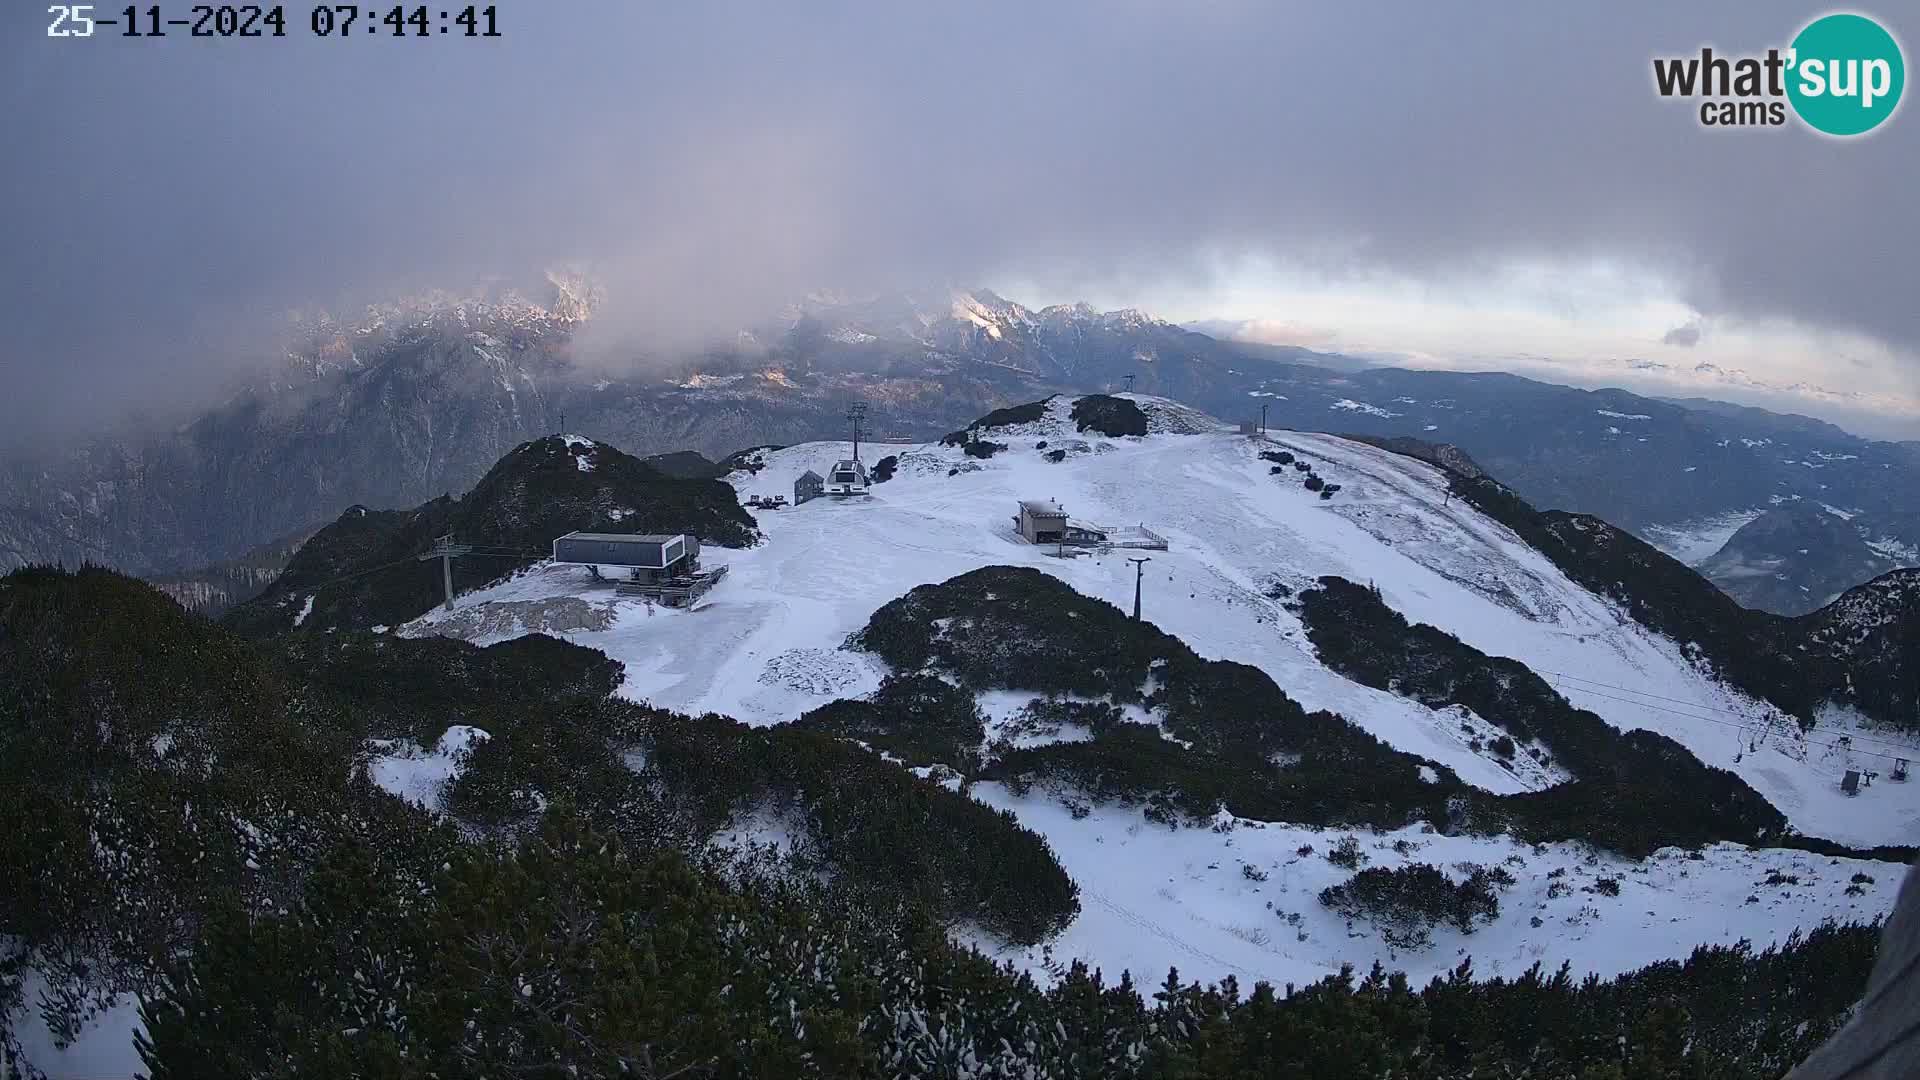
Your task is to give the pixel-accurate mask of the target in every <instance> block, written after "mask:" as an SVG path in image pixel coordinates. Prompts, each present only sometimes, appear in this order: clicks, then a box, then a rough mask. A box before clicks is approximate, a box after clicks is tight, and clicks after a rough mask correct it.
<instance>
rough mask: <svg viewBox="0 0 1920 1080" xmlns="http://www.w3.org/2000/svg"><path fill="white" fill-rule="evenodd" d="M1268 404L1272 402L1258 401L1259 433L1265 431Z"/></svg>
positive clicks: (1264, 432)
mask: <svg viewBox="0 0 1920 1080" xmlns="http://www.w3.org/2000/svg"><path fill="white" fill-rule="evenodd" d="M1270 404H1272V403H1271V402H1266V401H1263V402H1261V403H1260V434H1262V435H1265V434H1266V433H1267V406H1268V405H1270Z"/></svg>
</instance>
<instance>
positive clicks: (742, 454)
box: [718, 443, 786, 476]
mask: <svg viewBox="0 0 1920 1080" xmlns="http://www.w3.org/2000/svg"><path fill="white" fill-rule="evenodd" d="M784 449H786V447H784V446H781V445H779V444H778V443H767V444H766V445H764V446H749V447H747V448H746V449H744V450H735V451H734V452H733V453H731V454H728V455H727V456H726V457H724V458H721V459H720V463H719V465H718V468H719V470H720V475H722V476H725V475H726V474H727V473H730V472H736V471H742V470H744V471H745V472H748V473H758V472H759V471H760V470H761V469H764V468H766V467H767V463H766V461H765V460H764V459H765V457H766V456H767V455H768V454H771V453H773V452H774V451H775V450H784Z"/></svg>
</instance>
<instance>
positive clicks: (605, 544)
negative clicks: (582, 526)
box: [553, 532, 700, 582]
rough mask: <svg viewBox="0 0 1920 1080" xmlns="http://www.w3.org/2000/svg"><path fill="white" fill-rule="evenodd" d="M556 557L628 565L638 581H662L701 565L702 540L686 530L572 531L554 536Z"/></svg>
mask: <svg viewBox="0 0 1920 1080" xmlns="http://www.w3.org/2000/svg"><path fill="white" fill-rule="evenodd" d="M553 561H554V562H557V563H576V564H583V565H587V566H625V567H629V568H631V569H632V571H633V574H632V577H633V580H635V581H639V582H647V581H663V580H666V579H668V578H675V577H684V576H686V575H688V574H690V573H692V572H693V571H694V570H697V569H699V566H700V540H699V538H697V537H693V536H688V535H686V534H685V533H670V534H669V533H595V532H570V533H568V534H566V535H565V536H560V537H556V538H555V539H554V541H553Z"/></svg>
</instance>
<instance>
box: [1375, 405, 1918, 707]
mask: <svg viewBox="0 0 1920 1080" xmlns="http://www.w3.org/2000/svg"><path fill="white" fill-rule="evenodd" d="M1362 441H1367V442H1373V443H1375V444H1376V445H1383V446H1386V447H1387V448H1388V449H1394V450H1399V451H1400V452H1402V453H1412V454H1413V456H1416V457H1421V456H1423V455H1422V454H1421V453H1419V452H1417V450H1410V449H1404V448H1402V447H1400V446H1398V445H1394V444H1395V443H1397V440H1377V439H1363V440H1362ZM1440 449H1441V450H1451V449H1452V448H1450V447H1441V448H1440ZM1426 456H1428V457H1429V458H1430V459H1432V460H1435V463H1436V464H1440V465H1442V466H1443V467H1445V468H1447V469H1448V470H1449V473H1450V475H1449V476H1448V484H1449V487H1450V488H1451V489H1452V491H1453V493H1454V494H1455V495H1456V496H1459V497H1460V498H1462V499H1465V500H1466V501H1467V502H1468V503H1470V504H1471V505H1472V506H1473V507H1474V508H1475V509H1477V510H1479V511H1480V512H1481V513H1483V514H1486V515H1487V516H1488V517H1491V518H1493V519H1494V520H1496V521H1498V522H1500V523H1501V524H1503V525H1505V526H1507V527H1508V528H1510V529H1512V530H1513V531H1514V532H1515V533H1517V534H1518V535H1519V536H1520V538H1521V539H1523V540H1525V541H1526V542H1527V543H1528V544H1530V545H1532V546H1533V547H1535V548H1537V549H1538V550H1539V551H1540V552H1542V553H1543V554H1545V555H1546V556H1547V558H1549V559H1551V560H1552V561H1553V563H1554V565H1555V566H1558V567H1559V568H1560V570H1561V571H1562V572H1563V573H1565V574H1566V575H1567V576H1568V577H1569V578H1571V579H1573V580H1574V581H1575V582H1577V583H1579V584H1580V585H1581V586H1583V587H1585V588H1586V589H1588V590H1590V591H1592V592H1594V593H1595V594H1597V595H1600V596H1604V597H1607V598H1609V599H1611V600H1614V601H1616V602H1618V603H1619V604H1620V605H1621V606H1622V607H1624V608H1625V609H1626V610H1627V612H1628V613H1629V614H1630V615H1632V616H1633V618H1634V619H1635V620H1636V621H1637V622H1639V623H1641V624H1642V625H1644V626H1647V627H1649V628H1651V629H1653V630H1656V631H1659V632H1660V633H1662V634H1665V635H1666V636H1668V637H1670V638H1672V639H1673V640H1674V641H1677V642H1680V643H1681V645H1682V646H1683V647H1685V648H1687V649H1688V650H1689V651H1690V652H1692V653H1693V654H1694V655H1695V656H1696V657H1697V658H1698V659H1699V660H1701V661H1703V662H1704V663H1705V665H1706V666H1708V667H1709V668H1710V670H1712V671H1713V673H1714V674H1716V675H1717V676H1718V677H1719V678H1721V679H1723V680H1725V681H1726V682H1727V683H1728V684H1729V685H1732V686H1734V687H1737V688H1739V689H1741V690H1744V691H1746V692H1747V693H1749V694H1752V695H1753V696H1755V697H1758V698H1761V699H1763V700H1766V701H1769V702H1772V703H1773V704H1774V705H1777V706H1778V707H1780V708H1781V709H1782V710H1783V711H1785V712H1787V713H1790V714H1792V715H1793V716H1795V717H1796V718H1798V719H1799V721H1800V723H1801V724H1802V725H1803V726H1807V727H1811V726H1812V725H1813V723H1814V716H1815V713H1816V711H1817V710H1818V708H1819V707H1820V705H1821V704H1822V703H1824V702H1827V701H1833V702H1838V703H1841V704H1845V705H1850V706H1852V707H1854V708H1856V709H1858V710H1860V712H1862V713H1863V714H1865V715H1866V716H1868V717H1870V718H1872V719H1873V720H1875V721H1878V722H1880V723H1882V724H1886V725H1888V726H1891V727H1894V728H1897V729H1901V730H1906V731H1915V730H1920V569H1904V570H1894V571H1892V572H1890V573H1887V574H1883V575H1881V576H1880V577H1878V578H1875V579H1874V580H1872V581H1869V582H1866V583H1865V584H1862V585H1857V586H1855V587H1854V588H1852V589H1849V590H1847V591H1846V592H1845V593H1844V594H1842V595H1841V596H1840V597H1839V598H1838V599H1836V600H1834V601H1833V602H1832V603H1830V604H1828V605H1827V606H1826V607H1824V608H1821V609H1819V610H1817V611H1813V612H1809V613H1807V614H1805V615H1800V616H1795V617H1791V618H1790V617H1787V616H1782V615H1775V614H1772V613H1771V612H1766V611H1755V610H1750V609H1747V608H1743V607H1741V606H1740V605H1739V604H1738V603H1736V602H1735V601H1734V600H1733V598H1731V597H1729V596H1728V595H1727V594H1726V593H1724V592H1722V591H1721V590H1720V589H1719V587H1717V586H1715V585H1714V584H1713V583H1712V582H1710V581H1708V580H1707V579H1706V578H1704V577H1701V576H1700V575H1699V574H1698V573H1697V572H1695V571H1694V570H1693V569H1692V568H1690V567H1688V566H1686V565H1684V564H1683V563H1681V562H1679V561H1678V560H1676V559H1674V558H1672V557H1670V556H1668V555H1667V554H1666V553H1664V552H1662V551H1660V550H1658V549H1657V548H1654V547H1653V546H1652V545H1650V544H1647V543H1646V542H1644V541H1642V540H1640V539H1639V538H1638V537H1635V536H1633V535H1632V534H1631V533H1628V532H1626V531H1624V530H1622V529H1618V528H1615V527H1614V526H1612V525H1609V524H1608V523H1606V522H1605V521H1602V520H1601V519H1599V518H1597V517H1593V516H1591V515H1587V514H1572V513H1567V512H1564V511H1559V510H1546V511H1541V510H1535V509H1534V508H1533V507H1532V506H1529V505H1528V504H1527V503H1526V501H1525V500H1523V499H1521V498H1520V496H1518V495H1516V494H1515V493H1514V492H1513V491H1512V490H1511V489H1509V488H1507V487H1505V486H1504V485H1502V484H1500V483H1499V482H1498V481H1496V480H1494V479H1492V478H1491V477H1487V476H1484V475H1481V474H1480V472H1479V470H1478V468H1477V466H1472V464H1471V462H1467V463H1464V464H1462V463H1460V462H1457V461H1454V460H1452V459H1451V457H1450V455H1447V454H1439V455H1438V456H1437V457H1434V456H1433V455H1426Z"/></svg>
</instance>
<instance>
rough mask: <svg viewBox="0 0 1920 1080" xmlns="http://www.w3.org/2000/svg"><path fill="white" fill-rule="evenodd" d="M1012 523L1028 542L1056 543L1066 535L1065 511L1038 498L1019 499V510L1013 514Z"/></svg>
mask: <svg viewBox="0 0 1920 1080" xmlns="http://www.w3.org/2000/svg"><path fill="white" fill-rule="evenodd" d="M1013 523H1014V527H1015V528H1017V529H1019V530H1020V535H1021V536H1024V537H1026V538H1027V542H1028V543H1030V544H1052V543H1057V542H1059V541H1061V540H1064V539H1066V536H1067V512H1066V511H1065V510H1062V509H1060V507H1058V506H1056V505H1054V504H1053V503H1045V502H1041V501H1040V500H1038V499H1022V500H1020V512H1019V513H1018V514H1016V515H1014V519H1013Z"/></svg>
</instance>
